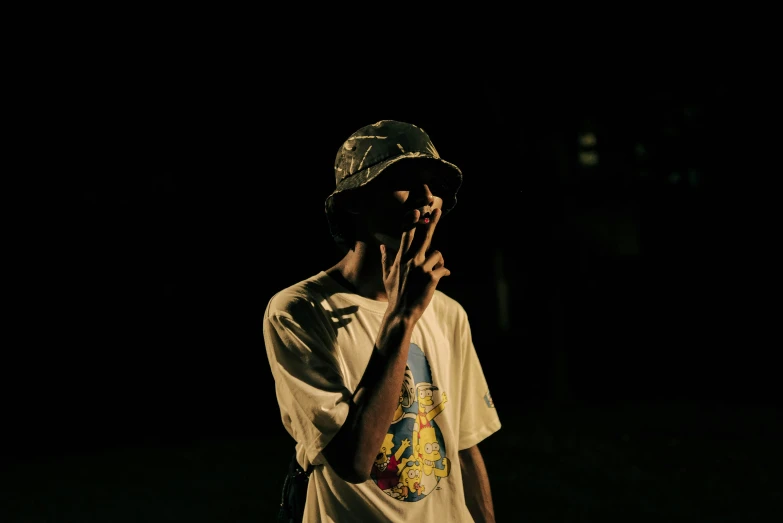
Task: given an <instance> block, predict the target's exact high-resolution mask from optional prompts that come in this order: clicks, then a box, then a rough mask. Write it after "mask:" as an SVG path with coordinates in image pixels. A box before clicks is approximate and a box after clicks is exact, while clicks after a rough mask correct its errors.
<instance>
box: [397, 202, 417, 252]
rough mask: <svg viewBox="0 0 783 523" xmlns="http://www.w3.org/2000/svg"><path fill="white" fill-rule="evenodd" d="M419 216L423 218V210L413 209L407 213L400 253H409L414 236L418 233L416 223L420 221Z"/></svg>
mask: <svg viewBox="0 0 783 523" xmlns="http://www.w3.org/2000/svg"><path fill="white" fill-rule="evenodd" d="M419 218H421V212H420V211H419V210H418V209H413V211H412V212H410V213H408V214H407V215H405V219H404V220H403V224H404V225H403V231H402V238H401V239H400V249H399V253H407V252H408V250H409V249H410V248H411V244H412V243H413V237H414V236H415V235H416V229H417V227H416V224H417V223H418V221H419Z"/></svg>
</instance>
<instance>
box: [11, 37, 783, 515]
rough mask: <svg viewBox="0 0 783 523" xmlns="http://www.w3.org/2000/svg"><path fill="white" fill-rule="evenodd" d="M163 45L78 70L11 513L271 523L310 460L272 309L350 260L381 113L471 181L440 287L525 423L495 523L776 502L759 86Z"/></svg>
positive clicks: (707, 78) (762, 511)
mask: <svg viewBox="0 0 783 523" xmlns="http://www.w3.org/2000/svg"><path fill="white" fill-rule="evenodd" d="M167 44H168V45H164V46H155V47H154V48H153V47H150V48H147V47H140V46H139V45H133V44H132V43H128V44H127V45H112V46H111V47H110V49H106V50H101V49H96V47H94V46H90V47H89V49H90V52H89V53H86V54H85V53H76V54H75V55H74V57H73V59H72V61H71V62H70V66H67V67H64V69H63V70H64V71H66V72H68V73H69V74H64V75H62V76H60V77H59V82H60V85H61V86H62V90H61V91H59V93H61V97H58V98H56V99H55V103H54V104H53V106H52V107H53V112H52V115H51V116H52V121H53V124H52V128H51V130H52V132H53V134H56V136H57V137H58V140H57V141H58V147H57V149H56V150H54V151H51V152H50V153H49V154H50V156H52V157H51V158H50V160H52V163H53V164H54V165H56V166H57V168H56V170H55V171H54V177H55V178H56V180H55V182H54V183H52V184H51V185H48V186H47V188H49V187H57V190H56V191H54V192H55V194H54V195H53V196H54V197H55V198H54V201H53V203H52V204H51V205H49V206H47V207H46V210H45V213H44V216H43V218H44V220H43V221H44V222H45V224H46V225H45V228H44V232H43V234H41V236H40V237H38V238H35V239H36V240H37V241H36V242H34V243H35V244H36V245H35V249H36V250H35V253H36V256H33V257H31V261H30V266H29V267H28V269H30V270H31V273H32V274H33V276H32V277H30V278H23V279H22V281H21V283H22V287H23V289H22V291H23V292H21V293H20V294H19V304H18V307H16V308H15V310H16V313H15V315H14V316H13V322H14V324H15V326H16V327H18V329H19V331H20V332H21V336H20V337H14V338H13V339H15V340H16V341H13V342H12V343H10V345H11V347H9V350H8V351H7V354H8V355H7V357H6V363H7V365H6V366H5V369H4V373H3V374H4V388H5V399H6V401H5V406H6V409H5V414H4V418H5V420H6V421H7V423H6V424H5V429H4V441H5V443H4V444H3V461H4V463H5V464H4V466H3V467H2V471H3V477H2V484H1V486H2V498H0V500H2V509H3V512H4V515H3V518H2V519H3V521H7V522H9V523H10V522H11V521H14V522H15V521H20V522H21V521H25V522H26V521H80V522H81V521H106V522H109V521H111V522H114V521H188V522H195V521H237V522H238V521H243V522H244V521H271V520H272V519H273V515H274V511H275V508H276V504H277V501H278V496H279V491H280V487H281V484H282V477H283V473H284V469H285V466H286V463H287V460H288V457H289V455H290V452H291V450H292V448H293V441H292V440H291V439H290V437H289V436H288V435H287V434H286V433H285V431H284V430H283V428H282V424H281V422H280V417H279V412H278V410H277V405H276V402H275V400H274V385H273V382H272V379H271V374H270V370H269V366H268V363H267V360H266V355H265V351H264V346H263V339H262V332H261V316H262V313H263V310H264V307H265V306H266V303H267V301H268V300H269V298H270V297H271V296H272V294H273V293H274V292H276V291H277V290H279V289H281V288H283V287H284V286H287V285H290V284H293V283H295V282H297V281H299V280H301V279H303V278H306V277H308V276H311V275H312V274H314V273H315V272H317V271H318V270H321V269H326V268H328V267H329V266H331V265H332V264H333V263H335V262H336V261H337V260H338V259H339V255H338V252H337V250H336V248H335V246H334V245H333V243H332V240H331V237H330V236H329V233H328V225H327V222H326V219H325V216H324V214H323V201H324V199H325V197H326V196H327V195H328V194H329V193H330V192H331V190H332V189H333V187H334V178H333V169H332V164H333V161H334V157H335V154H336V152H337V149H338V148H339V147H340V145H341V144H342V141H343V140H344V139H345V138H346V137H347V136H348V135H350V134H351V133H352V132H353V131H355V130H356V129H358V128H359V127H362V126H364V125H367V124H369V123H373V122H375V121H377V120H380V119H396V120H403V121H408V122H412V123H415V124H417V125H419V126H421V127H423V128H424V129H425V130H426V131H427V132H428V133H429V134H430V136H431V137H432V139H433V141H434V143H435V145H436V147H437V148H438V150H439V152H440V154H441V155H442V156H443V157H444V158H445V159H447V160H449V161H451V162H453V163H456V164H457V165H459V166H460V167H461V168H462V170H463V173H464V176H465V178H464V184H463V186H462V188H461V190H460V193H459V204H458V205H457V207H456V208H455V210H454V211H453V212H452V213H451V214H450V215H449V216H448V217H447V219H446V220H444V221H443V222H441V224H440V225H439V227H438V231H437V234H436V243H437V245H438V248H439V249H440V250H441V251H442V252H443V253H444V255H445V258H446V260H447V262H448V266H449V267H450V269H451V271H452V274H451V276H449V277H448V278H446V279H444V280H443V281H442V282H441V284H440V286H439V288H440V289H441V290H443V291H444V292H445V293H447V294H449V295H450V296H452V297H454V298H456V299H458V300H459V301H460V302H461V303H462V304H463V306H464V307H465V309H466V310H467V312H468V315H469V318H470V320H471V323H472V327H473V337H474V343H475V345H476V349H477V351H478V353H479V356H480V358H481V361H482V364H483V366H484V371H485V374H486V376H487V379H488V381H489V383H490V386H491V390H492V394H493V398H494V400H495V404H496V407H497V409H498V413H499V415H500V418H501V421H502V423H503V429H502V430H501V431H500V432H498V433H497V434H496V435H493V436H491V437H490V438H489V439H487V440H486V441H485V442H483V443H482V444H481V449H482V451H483V452H484V455H485V459H486V461H487V466H488V468H489V473H490V478H491V482H492V488H493V493H494V498H495V506H496V509H497V512H498V520H499V521H542V522H548V521H580V522H582V521H602V522H606V521H695V520H703V521H743V522H749V521H770V520H771V519H774V518H773V517H772V514H775V513H779V512H780V510H779V508H778V505H779V503H780V501H781V492H782V490H781V483H780V480H779V478H778V471H779V470H780V465H781V462H780V451H779V448H778V445H779V442H780V437H781V435H782V434H781V423H780V418H779V415H778V407H779V403H778V402H777V400H776V397H775V394H776V393H777V389H778V382H777V376H778V367H776V366H775V365H774V364H773V361H774V355H775V352H776V351H777V349H776V348H775V347H776V345H777V339H778V336H777V335H776V334H773V333H772V329H771V327H772V326H773V324H772V322H774V321H775V320H776V319H777V317H776V315H774V313H773V311H774V308H772V307H769V306H768V305H765V303H766V302H767V299H768V298H771V299H773V300H774V299H775V297H776V296H775V295H774V294H773V293H772V291H771V289H772V281H773V274H774V272H776V271H775V270H774V269H775V265H774V262H773V261H772V260H773V258H772V257H771V256H772V252H773V247H774V245H773V244H774V242H775V237H774V236H772V235H769V234H767V233H766V232H765V231H766V229H765V227H766V224H767V222H766V221H765V216H766V214H767V213H769V212H770V211H771V208H770V207H768V206H767V204H766V203H764V202H766V199H765V198H764V196H767V195H768V194H767V193H766V192H765V191H764V190H763V184H760V183H759V179H760V177H759V175H760V174H762V173H759V172H758V171H753V170H752V169H751V168H750V159H751V157H753V156H755V152H754V150H753V148H754V146H755V145H756V144H757V141H756V136H757V135H758V134H760V132H761V131H760V130H759V129H758V127H755V126H754V125H753V124H751V123H749V121H750V117H752V116H753V115H754V114H756V113H757V111H758V109H759V108H761V107H763V103H764V102H763V101H762V100H761V99H760V98H759V97H758V96H757V93H755V92H754V91H753V89H749V88H748V86H747V84H744V85H741V86H740V87H738V86H737V84H735V83H734V82H733V81H732V76H731V75H728V74H721V73H720V71H722V70H721V69H716V70H715V71H718V72H715V71H713V70H707V71H705V70H702V69H699V68H696V67H692V68H688V67H685V68H682V69H676V70H675V69H668V68H665V67H661V66H658V67H655V68H650V69H648V70H640V71H636V70H634V71H633V74H631V71H625V72H623V73H622V74H619V73H618V74H615V75H611V76H607V75H603V76H600V75H597V74H595V73H594V72H593V73H591V72H590V71H592V69H591V68H590V67H586V68H574V69H571V70H569V69H568V68H567V67H565V65H563V64H561V65H560V66H559V67H557V68H553V69H552V70H549V69H548V68H546V67H541V68H540V69H531V67H530V64H527V65H526V67H523V66H522V65H521V64H520V61H521V59H520V60H514V59H506V60H505V61H503V60H500V61H497V57H494V58H495V59H496V60H495V61H491V60H489V59H487V60H486V61H485V60H483V59H476V60H473V61H469V62H464V63H460V62H459V61H456V60H455V62H454V63H453V64H452V63H449V64H441V65H440V66H439V67H426V68H425V67H420V68H401V69H396V68H390V69H388V71H387V73H388V74H385V75H381V74H378V72H376V71H374V70H373V69H372V68H369V69H365V70H359V71H357V70H356V69H351V68H347V67H345V68H344V67H340V65H339V63H337V62H335V63H331V62H327V61H324V63H323V64H321V65H319V66H316V65H314V64H312V63H295V65H291V62H286V61H285V60H282V59H280V60H279V61H273V62H270V61H266V60H261V62H262V63H260V64H258V63H256V64H253V63H252V58H253V56H252V53H251V52H250V51H243V52H239V53H233V54H232V53H225V52H222V51H225V50H226V49H227V48H229V49H231V46H229V45H228V44H225V45H224V46H218V47H211V46H209V45H204V47H203V49H202V48H201V47H199V48H198V49H197V50H196V51H194V50H193V48H192V47H188V46H186V45H184V44H177V42H167ZM98 47H99V46H98ZM85 48H87V47H85ZM345 53H346V54H347V55H344V56H343V58H345V56H349V55H350V54H351V51H350V50H346V51H345ZM248 63H251V64H252V65H251V66H249V65H248ZM327 64H329V65H328V66H327ZM553 71H554V73H553ZM626 73H627V74H626ZM44 192H45V189H43V188H42V189H41V192H40V193H41V195H43V193H44ZM50 196H51V195H50ZM775 277H777V275H776V274H775ZM11 339H12V338H10V337H9V340H11Z"/></svg>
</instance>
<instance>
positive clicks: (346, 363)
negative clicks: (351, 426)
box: [264, 271, 500, 523]
mask: <svg viewBox="0 0 783 523" xmlns="http://www.w3.org/2000/svg"><path fill="white" fill-rule="evenodd" d="M386 306H387V304H386V303H385V302H379V301H375V300H371V299H368V298H364V297H362V296H359V295H357V294H353V293H351V292H349V291H348V290H346V289H345V288H343V287H342V286H340V285H339V284H338V283H337V282H336V281H335V280H334V279H333V278H331V277H330V276H329V275H327V274H326V273H325V272H323V271H321V272H319V273H318V274H316V275H314V276H312V277H310V278H308V279H306V280H304V281H301V282H299V283H297V284H294V285H292V286H290V287H288V288H287V289H284V290H282V291H280V292H278V293H277V294H275V295H274V296H273V297H272V298H271V300H270V301H269V303H268V305H267V308H266V312H265V314H264V340H265V344H266V351H267V356H268V358H269V364H270V367H271V370H272V375H273V376H274V380H275V393H276V395H277V401H278V405H279V407H280V414H281V417H282V421H283V425H284V426H285V429H286V430H287V431H288V433H289V434H291V436H292V437H293V438H294V439H295V440H296V442H297V443H296V454H297V459H298V461H299V464H300V465H302V467H304V468H307V467H308V466H310V465H311V464H312V465H313V466H314V470H313V473H312V474H311V476H310V482H309V486H308V491H307V504H306V509H305V516H304V523H312V522H319V521H334V522H339V523H345V522H352V521H357V522H363V523H368V522H374V521H378V522H384V523H388V522H406V521H448V522H463V521H472V518H471V516H470V513H469V512H468V510H467V507H466V505H465V495H464V492H463V488H462V476H461V470H460V465H459V456H458V454H457V452H458V451H459V450H463V449H466V448H469V447H472V446H473V445H476V444H477V443H478V442H480V441H481V440H483V439H484V438H486V437H487V436H489V435H490V434H492V433H494V432H496V431H497V430H499V429H500V420H499V418H498V415H497V411H496V410H495V406H494V403H493V402H492V398H491V396H490V393H489V387H488V386H487V382H486V379H485V377H484V373H483V371H482V369H481V364H480V363H479V359H478V356H477V354H476V350H475V347H474V346H473V341H472V338H471V331H470V324H469V322H468V317H467V314H466V312H465V310H464V309H463V308H462V306H461V305H460V304H459V303H458V302H457V301H456V300H454V299H452V298H450V297H448V296H447V295H445V294H444V293H443V292H441V291H438V290H436V291H435V295H434V296H433V298H432V301H431V302H430V305H429V307H427V309H426V311H425V312H424V314H423V316H422V317H421V319H420V320H419V321H418V322H417V324H416V327H415V329H414V331H413V335H412V338H411V346H410V349H409V353H408V362H407V367H406V370H405V379H404V381H403V385H402V388H401V391H400V398H399V403H398V408H397V411H396V413H395V417H394V421H393V422H392V424H391V426H390V427H389V430H388V432H387V435H386V439H385V440H384V443H383V445H382V446H381V448H380V449H379V454H378V457H377V458H376V460H375V464H374V465H373V470H372V474H371V479H369V480H367V481H365V482H364V483H361V484H358V485H355V484H351V483H348V482H346V481H343V480H342V479H340V477H339V476H338V475H337V474H336V473H335V472H334V470H333V469H332V468H331V467H330V466H329V464H328V463H327V462H326V460H325V459H324V458H323V456H322V455H321V451H322V450H323V449H324V448H325V447H326V445H327V444H328V443H329V441H330V440H331V438H332V437H333V436H334V435H335V434H336V433H337V431H338V430H339V429H340V427H341V426H342V424H343V422H344V421H345V418H346V416H347V415H348V405H349V401H350V398H351V396H352V395H353V393H354V391H355V390H356V387H357V384H358V383H359V380H360V379H361V377H362V375H363V373H364V370H365V367H366V366H367V363H368V361H369V359H370V354H371V352H372V350H373V347H374V344H375V340H376V337H377V333H378V330H379V328H380V323H381V319H382V318H383V315H384V313H385V311H386Z"/></svg>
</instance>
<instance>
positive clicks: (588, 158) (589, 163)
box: [579, 151, 598, 167]
mask: <svg viewBox="0 0 783 523" xmlns="http://www.w3.org/2000/svg"><path fill="white" fill-rule="evenodd" d="M579 163H580V164H582V165H584V166H586V167H595V166H596V165H598V153H597V152H595V151H581V152H580V153H579Z"/></svg>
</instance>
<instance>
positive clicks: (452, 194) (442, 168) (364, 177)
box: [325, 152, 462, 213]
mask: <svg viewBox="0 0 783 523" xmlns="http://www.w3.org/2000/svg"><path fill="white" fill-rule="evenodd" d="M402 160H419V161H421V160H424V161H431V162H432V165H433V166H435V169H436V170H437V172H438V174H440V175H442V176H443V183H444V184H445V187H446V189H447V193H448V194H444V195H443V196H442V198H443V212H444V213H446V212H449V211H450V210H451V209H452V208H454V206H455V205H456V204H457V191H458V190H459V188H460V186H461V185H462V171H461V170H460V168H459V167H457V166H456V165H454V164H453V163H451V162H447V161H446V160H444V159H442V158H438V157H435V156H432V155H430V154H425V153H418V152H416V153H405V154H401V155H398V156H395V157H394V158H389V159H388V160H384V161H382V162H379V163H377V164H375V165H371V166H370V167H367V168H365V169H362V170H361V171H358V172H356V173H354V174H353V175H352V176H349V177H347V178H344V179H343V180H342V181H341V182H340V183H339V184H337V187H336V188H335V190H334V192H332V194H330V195H329V196H328V197H327V198H326V202H325V207H326V209H327V210H328V209H329V202H330V200H332V199H333V198H334V197H335V196H336V195H338V194H340V193H344V192H345V191H350V190H354V189H358V188H359V187H362V186H364V185H367V184H368V183H370V182H371V181H372V180H374V179H375V178H377V177H378V175H380V174H381V173H382V172H383V171H384V170H386V169H387V168H388V167H389V166H391V165H393V164H395V163H397V162H400V161H402Z"/></svg>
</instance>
